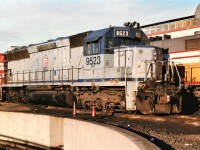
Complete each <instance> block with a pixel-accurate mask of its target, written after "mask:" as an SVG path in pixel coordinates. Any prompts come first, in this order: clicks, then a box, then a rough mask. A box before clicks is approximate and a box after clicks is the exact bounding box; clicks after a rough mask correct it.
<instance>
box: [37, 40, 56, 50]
mask: <svg viewBox="0 0 200 150" xmlns="http://www.w3.org/2000/svg"><path fill="white" fill-rule="evenodd" d="M55 48H57V46H56V43H55V42H54V43H48V44H43V45H40V46H37V50H38V52H41V51H45V50H49V49H55Z"/></svg>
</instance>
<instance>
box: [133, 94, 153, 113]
mask: <svg viewBox="0 0 200 150" xmlns="http://www.w3.org/2000/svg"><path fill="white" fill-rule="evenodd" d="M154 106H155V105H154V102H153V99H152V98H151V97H148V98H147V99H144V98H143V97H142V96H137V98H136V110H137V111H139V112H140V113H141V114H144V115H146V114H154V111H155V109H154Z"/></svg>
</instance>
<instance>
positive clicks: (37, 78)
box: [0, 23, 184, 114]
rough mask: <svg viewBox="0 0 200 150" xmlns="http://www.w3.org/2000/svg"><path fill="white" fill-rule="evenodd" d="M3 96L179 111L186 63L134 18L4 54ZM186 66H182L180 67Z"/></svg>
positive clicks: (143, 110)
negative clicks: (156, 42)
mask: <svg viewBox="0 0 200 150" xmlns="http://www.w3.org/2000/svg"><path fill="white" fill-rule="evenodd" d="M4 57H5V58H4V60H5V61H4V66H5V68H6V69H5V72H4V73H3V74H2V77H1V81H2V82H1V88H0V92H1V100H2V101H8V102H23V103H28V102H32V103H36V102H39V103H44V104H50V103H51V104H56V105H64V106H66V105H67V106H73V103H74V102H75V103H76V106H77V107H78V108H83V109H90V108H91V107H92V106H93V105H95V106H96V109H97V110H101V111H105V112H106V111H110V110H120V111H139V112H140V113H142V114H157V113H166V114H170V113H174V112H176V113H179V112H181V111H182V110H181V108H182V107H181V104H182V96H181V93H182V83H181V78H183V77H184V73H182V74H180V72H184V71H183V70H184V67H182V66H177V65H176V64H175V63H173V62H170V61H169V53H168V50H167V49H162V48H159V47H155V46H150V45H149V40H148V38H147V36H146V35H145V34H144V32H143V31H142V30H141V29H140V28H139V25H138V26H137V27H135V26H134V25H133V24H132V23H126V24H125V26H123V27H117V26H114V27H112V26H110V27H108V28H104V29H100V30H96V31H88V32H84V33H80V34H76V35H72V36H69V37H59V38H56V39H53V40H48V41H46V42H43V43H38V44H30V45H29V46H23V47H12V48H11V49H10V50H8V51H6V52H5V54H4ZM180 70H182V71H180Z"/></svg>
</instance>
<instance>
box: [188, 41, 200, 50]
mask: <svg viewBox="0 0 200 150" xmlns="http://www.w3.org/2000/svg"><path fill="white" fill-rule="evenodd" d="M195 48H200V38H196V39H189V40H185V49H186V50H188V49H195Z"/></svg>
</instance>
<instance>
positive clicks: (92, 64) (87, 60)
mask: <svg viewBox="0 0 200 150" xmlns="http://www.w3.org/2000/svg"><path fill="white" fill-rule="evenodd" d="M83 60H84V66H85V67H84V68H99V67H102V66H103V64H104V59H103V57H102V56H101V55H94V56H85V57H84V58H83Z"/></svg>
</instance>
